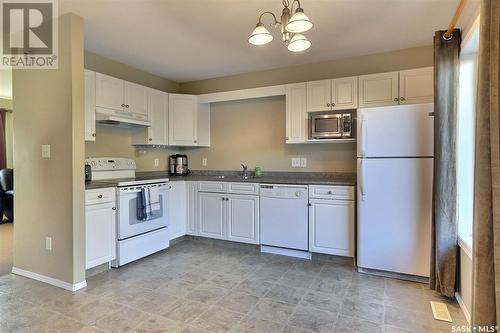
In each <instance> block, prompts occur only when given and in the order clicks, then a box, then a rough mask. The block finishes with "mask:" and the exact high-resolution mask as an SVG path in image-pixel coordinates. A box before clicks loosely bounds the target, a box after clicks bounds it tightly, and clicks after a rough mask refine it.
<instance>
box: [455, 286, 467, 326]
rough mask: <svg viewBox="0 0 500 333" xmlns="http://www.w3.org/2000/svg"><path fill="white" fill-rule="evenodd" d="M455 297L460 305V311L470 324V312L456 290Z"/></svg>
mask: <svg viewBox="0 0 500 333" xmlns="http://www.w3.org/2000/svg"><path fill="white" fill-rule="evenodd" d="M455 298H456V299H457V302H458V305H460V309H462V312H463V313H464V316H465V319H467V322H468V323H469V325H470V312H469V310H468V309H467V307H466V306H465V303H464V300H463V299H462V297H461V296H460V294H459V293H458V292H456V293H455Z"/></svg>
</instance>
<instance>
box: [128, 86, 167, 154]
mask: <svg viewBox="0 0 500 333" xmlns="http://www.w3.org/2000/svg"><path fill="white" fill-rule="evenodd" d="M147 111H148V118H149V119H150V121H151V126H149V127H147V128H141V129H137V130H136V133H134V137H133V141H132V142H133V144H135V145H161V146H166V145H168V94H167V93H165V92H163V91H159V90H155V89H148V108H147Z"/></svg>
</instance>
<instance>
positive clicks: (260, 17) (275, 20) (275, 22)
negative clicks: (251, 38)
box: [259, 12, 281, 25]
mask: <svg viewBox="0 0 500 333" xmlns="http://www.w3.org/2000/svg"><path fill="white" fill-rule="evenodd" d="M264 14H271V15H272V16H273V19H274V25H277V24H281V22H280V21H278V20H277V19H276V15H274V13H272V12H263V13H262V14H260V16H259V23H261V24H262V16H264Z"/></svg>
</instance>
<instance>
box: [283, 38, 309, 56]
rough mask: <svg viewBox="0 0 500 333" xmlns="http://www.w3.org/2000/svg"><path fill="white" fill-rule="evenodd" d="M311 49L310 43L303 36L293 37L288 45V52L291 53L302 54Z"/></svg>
mask: <svg viewBox="0 0 500 333" xmlns="http://www.w3.org/2000/svg"><path fill="white" fill-rule="evenodd" d="M310 47H311V42H310V41H309V40H308V39H307V38H306V36H304V35H303V34H295V35H293V37H292V39H291V40H290V43H289V44H288V50H289V51H292V52H302V51H305V50H307V49H308V48H310Z"/></svg>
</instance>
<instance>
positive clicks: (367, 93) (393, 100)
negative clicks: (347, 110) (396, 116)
mask: <svg viewBox="0 0 500 333" xmlns="http://www.w3.org/2000/svg"><path fill="white" fill-rule="evenodd" d="M398 78H399V73H398V72H389V73H380V74H371V75H362V76H360V77H359V107H360V108H369V107H376V106H387V105H397V104H398V101H399V93H398V86H399V84H398Z"/></svg>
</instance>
